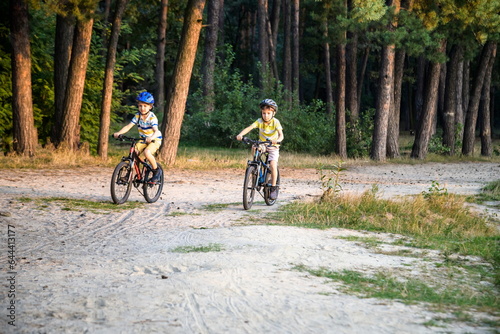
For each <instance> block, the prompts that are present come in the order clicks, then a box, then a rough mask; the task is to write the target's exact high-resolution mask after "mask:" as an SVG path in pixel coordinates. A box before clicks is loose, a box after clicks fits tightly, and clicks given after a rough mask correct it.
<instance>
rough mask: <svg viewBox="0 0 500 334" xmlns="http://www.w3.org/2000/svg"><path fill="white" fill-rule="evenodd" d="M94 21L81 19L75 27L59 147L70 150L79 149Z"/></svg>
mask: <svg viewBox="0 0 500 334" xmlns="http://www.w3.org/2000/svg"><path fill="white" fill-rule="evenodd" d="M91 14H92V13H91ZM93 23H94V20H93V19H88V20H87V21H79V22H78V23H77V24H76V29H75V39H74V42H73V47H72V54H71V62H70V66H69V72H68V84H67V89H66V95H65V99H64V114H63V120H62V125H61V141H60V143H59V147H60V146H64V147H65V148H68V149H70V150H77V149H78V148H79V145H80V111H81V108H82V100H83V90H84V87H85V75H86V71H87V63H88V59H89V51H90V41H91V37H92V26H93Z"/></svg>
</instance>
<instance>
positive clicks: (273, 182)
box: [268, 147, 279, 200]
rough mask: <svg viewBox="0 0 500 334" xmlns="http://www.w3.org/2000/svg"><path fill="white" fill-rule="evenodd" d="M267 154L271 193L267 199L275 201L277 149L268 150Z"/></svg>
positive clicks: (276, 195)
mask: <svg viewBox="0 0 500 334" xmlns="http://www.w3.org/2000/svg"><path fill="white" fill-rule="evenodd" d="M268 152H269V165H270V166H269V167H270V169H271V189H270V190H271V192H270V193H269V198H271V199H272V200H275V199H276V198H278V188H279V186H277V185H276V183H277V182H278V159H279V149H277V148H275V147H272V148H271V147H270V148H268Z"/></svg>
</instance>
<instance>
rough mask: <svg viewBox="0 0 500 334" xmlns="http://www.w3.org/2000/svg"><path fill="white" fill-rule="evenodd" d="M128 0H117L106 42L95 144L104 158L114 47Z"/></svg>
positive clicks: (111, 90) (111, 87)
mask: <svg viewBox="0 0 500 334" xmlns="http://www.w3.org/2000/svg"><path fill="white" fill-rule="evenodd" d="M127 3H128V0H117V2H116V9H115V16H114V18H113V25H112V27H111V35H110V37H109V43H108V54H107V57H106V68H105V69H104V83H103V96H102V104H101V122H100V126H99V142H98V145H97V154H99V156H100V157H101V158H102V159H103V160H105V159H107V157H108V136H109V124H110V121H111V102H112V98H113V82H114V80H113V79H114V78H113V77H114V72H115V64H116V48H117V46H118V37H119V36H120V28H121V23H122V16H123V13H124V12H125V7H126V6H127Z"/></svg>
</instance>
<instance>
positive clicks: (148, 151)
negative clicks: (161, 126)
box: [144, 141, 161, 182]
mask: <svg viewBox="0 0 500 334" xmlns="http://www.w3.org/2000/svg"><path fill="white" fill-rule="evenodd" d="M160 145H161V142H156V141H155V142H154V143H150V144H149V145H148V147H146V148H145V149H144V156H145V157H146V159H148V161H149V163H150V164H151V167H152V168H153V177H152V178H151V181H152V182H156V181H158V180H159V179H160V176H161V170H160V169H159V168H158V164H157V163H156V159H155V156H154V154H155V153H156V151H157V150H158V149H159V148H160Z"/></svg>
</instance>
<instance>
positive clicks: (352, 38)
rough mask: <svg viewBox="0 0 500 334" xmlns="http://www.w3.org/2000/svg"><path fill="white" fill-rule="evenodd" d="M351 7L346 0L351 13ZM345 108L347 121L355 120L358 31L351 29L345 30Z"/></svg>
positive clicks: (352, 4)
mask: <svg viewBox="0 0 500 334" xmlns="http://www.w3.org/2000/svg"><path fill="white" fill-rule="evenodd" d="M353 8H354V3H353V0H348V1H347V10H348V12H349V13H351V12H352V10H353ZM346 108H347V110H349V121H351V122H354V121H356V120H357V119H358V117H359V103H358V33H357V32H352V31H348V32H347V44H346Z"/></svg>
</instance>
